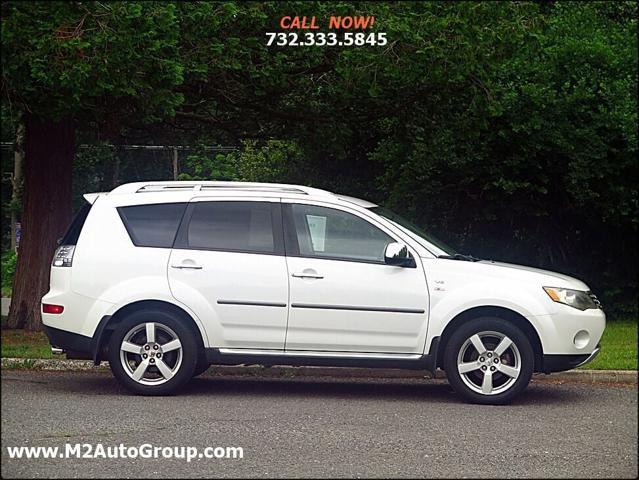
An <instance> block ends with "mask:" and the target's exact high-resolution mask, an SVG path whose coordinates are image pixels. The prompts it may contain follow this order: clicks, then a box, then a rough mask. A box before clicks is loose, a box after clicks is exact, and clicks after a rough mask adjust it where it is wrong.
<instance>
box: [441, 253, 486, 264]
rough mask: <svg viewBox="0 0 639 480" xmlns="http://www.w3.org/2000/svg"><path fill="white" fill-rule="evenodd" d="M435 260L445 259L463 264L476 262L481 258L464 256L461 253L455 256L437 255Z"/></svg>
mask: <svg viewBox="0 0 639 480" xmlns="http://www.w3.org/2000/svg"><path fill="white" fill-rule="evenodd" d="M437 258H446V259H448V260H462V261H464V262H478V261H480V260H481V258H477V257H473V256H472V255H464V254H462V253H456V254H455V255H438V256H437Z"/></svg>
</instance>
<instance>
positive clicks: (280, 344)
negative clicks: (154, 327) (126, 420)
mask: <svg viewBox="0 0 639 480" xmlns="http://www.w3.org/2000/svg"><path fill="white" fill-rule="evenodd" d="M168 275H169V285H170V288H171V292H172V294H173V296H174V297H175V298H176V299H177V300H179V301H180V302H182V303H184V304H185V305H187V306H188V307H189V308H191V309H192V310H194V312H195V314H196V315H197V316H198V317H199V318H200V319H201V321H202V322H203V324H204V325H205V329H206V332H207V336H208V339H209V343H210V344H211V345H210V346H212V347H221V348H236V349H237V348H249V349H250V348H253V349H273V350H283V349H284V339H285V336H286V319H287V310H288V309H287V303H288V278H287V270H286V260H285V257H284V246H283V240H282V224H281V209H280V203H279V199H275V200H273V199H261V200H256V201H239V200H238V201H234V200H229V199H226V200H211V199H205V198H202V199H199V198H198V199H195V200H194V201H193V202H191V203H190V204H189V206H188V207H187V209H186V212H185V214H184V219H183V221H182V225H181V226H180V230H179V232H178V235H177V238H176V241H175V245H174V248H173V250H172V252H171V258H170V260H169V268H168Z"/></svg>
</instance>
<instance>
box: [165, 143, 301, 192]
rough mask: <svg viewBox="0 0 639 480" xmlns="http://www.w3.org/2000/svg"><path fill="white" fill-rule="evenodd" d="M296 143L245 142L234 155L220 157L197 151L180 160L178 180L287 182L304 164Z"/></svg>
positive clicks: (202, 150) (228, 154) (204, 151)
mask: <svg viewBox="0 0 639 480" xmlns="http://www.w3.org/2000/svg"><path fill="white" fill-rule="evenodd" d="M303 158H304V157H303V151H302V149H301V148H300V147H299V146H298V145H297V144H296V143H295V142H287V141H280V140H269V141H267V142H265V143H264V144H258V142H257V141H254V140H247V141H245V142H243V144H242V148H240V149H238V150H237V151H235V152H231V153H227V154H222V153H214V152H207V151H206V150H205V149H204V148H202V147H200V148H198V149H196V151H195V153H192V154H190V155H188V156H187V157H186V159H185V160H183V162H182V165H181V170H182V172H181V173H180V175H179V177H178V178H179V180H235V181H243V182H277V181H283V180H284V179H286V178H287V176H288V173H289V172H290V171H291V170H295V168H296V165H298V164H299V163H300V162H302V161H303Z"/></svg>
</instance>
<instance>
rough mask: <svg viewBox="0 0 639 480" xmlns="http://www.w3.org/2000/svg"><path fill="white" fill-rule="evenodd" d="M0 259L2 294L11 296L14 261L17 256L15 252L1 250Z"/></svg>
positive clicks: (14, 269) (14, 270) (14, 271)
mask: <svg viewBox="0 0 639 480" xmlns="http://www.w3.org/2000/svg"><path fill="white" fill-rule="evenodd" d="M1 258H2V261H1V262H0V263H1V266H0V273H2V296H3V297H10V296H11V287H12V285H13V276H14V274H15V273H16V262H17V259H18V256H17V255H16V253H15V252H3V253H2V257H1Z"/></svg>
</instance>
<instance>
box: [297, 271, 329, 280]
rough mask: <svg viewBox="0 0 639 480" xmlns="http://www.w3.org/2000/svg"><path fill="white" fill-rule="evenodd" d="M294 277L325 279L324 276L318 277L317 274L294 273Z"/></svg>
mask: <svg viewBox="0 0 639 480" xmlns="http://www.w3.org/2000/svg"><path fill="white" fill-rule="evenodd" d="M293 276H294V277H295V278H317V279H321V278H324V276H323V275H318V274H317V273H305V272H302V273H294V274H293Z"/></svg>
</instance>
